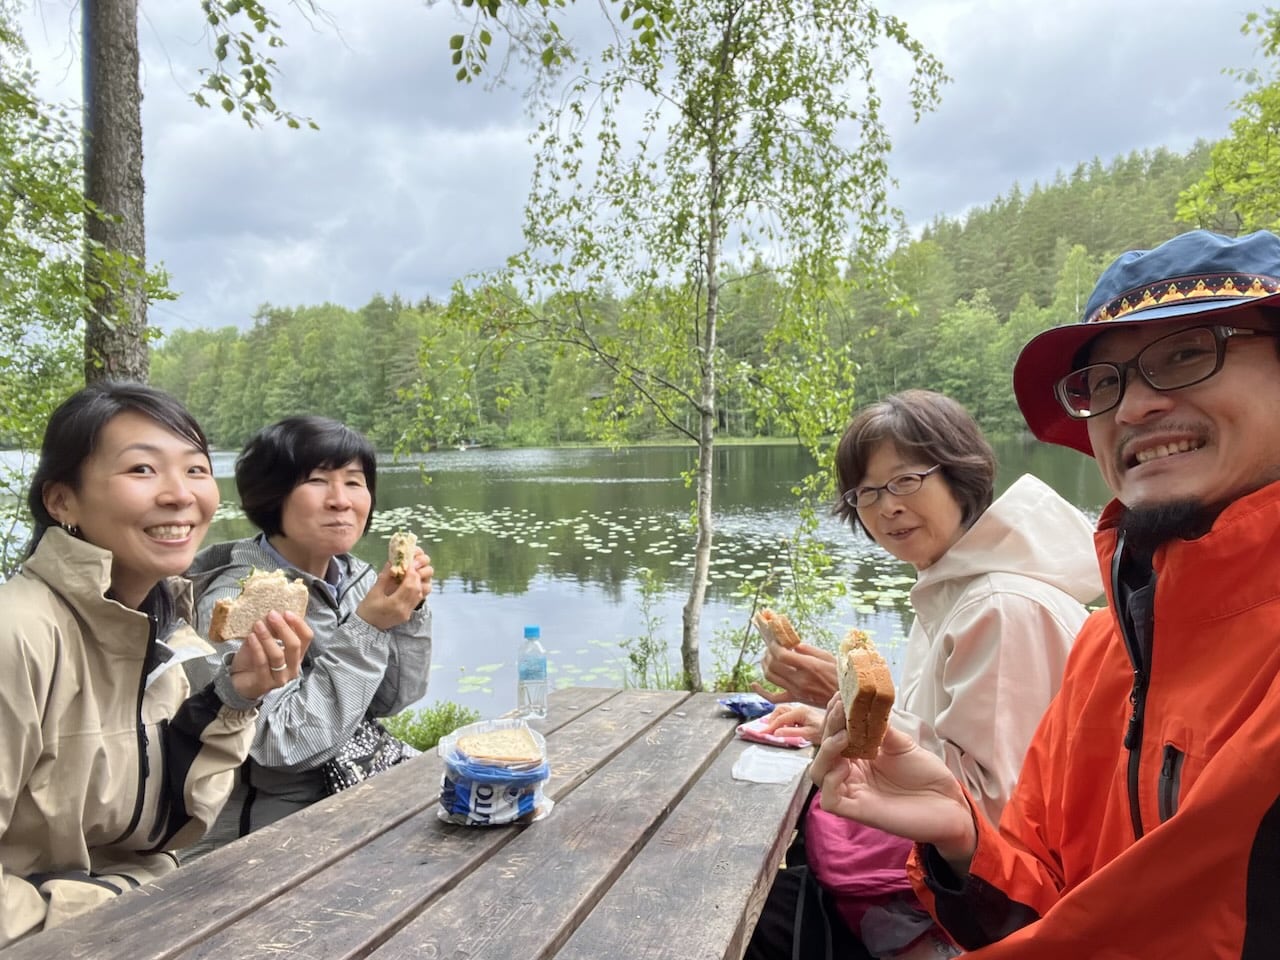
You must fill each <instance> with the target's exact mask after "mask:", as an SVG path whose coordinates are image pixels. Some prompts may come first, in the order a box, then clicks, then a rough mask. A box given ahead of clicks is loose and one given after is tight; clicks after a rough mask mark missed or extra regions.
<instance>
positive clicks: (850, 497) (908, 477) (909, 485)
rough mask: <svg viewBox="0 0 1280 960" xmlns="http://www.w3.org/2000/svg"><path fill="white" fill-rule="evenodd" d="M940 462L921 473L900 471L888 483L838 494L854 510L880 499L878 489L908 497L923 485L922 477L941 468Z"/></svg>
mask: <svg viewBox="0 0 1280 960" xmlns="http://www.w3.org/2000/svg"><path fill="white" fill-rule="evenodd" d="M941 469H942V464H940V463H939V464H936V465H935V466H932V467H930V468H929V469H928V470H926V471H924V472H923V473H902V474H899V475H898V476H896V477H894V478H893V479H891V480H890V481H889V482H888V483H885V484H881V485H880V486H878V487H854V488H853V489H852V490H846V491H845V492H844V493H842V494H840V499H841V500H843V501H844V502H845V503H846V504H848V505H849V506H851V507H853V508H854V509H855V510H865V509H866V508H867V507H869V506H871V505H872V504H874V503H875V502H876V501H877V500H879V499H880V491H881V490H888V491H889V492H890V493H892V494H893V495H894V496H895V497H909V496H911V494H913V493H915V492H916V491H917V490H919V489H920V487H921V486H923V485H924V478H925V477H927V476H928V475H929V474H931V473H933V472H934V471H935V470H941Z"/></svg>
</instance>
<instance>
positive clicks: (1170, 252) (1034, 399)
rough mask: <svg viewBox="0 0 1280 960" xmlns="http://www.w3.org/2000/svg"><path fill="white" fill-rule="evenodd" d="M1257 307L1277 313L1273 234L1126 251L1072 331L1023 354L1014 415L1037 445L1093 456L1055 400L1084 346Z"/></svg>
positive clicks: (1196, 236)
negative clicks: (1112, 335) (1157, 325)
mask: <svg viewBox="0 0 1280 960" xmlns="http://www.w3.org/2000/svg"><path fill="white" fill-rule="evenodd" d="M1260 306H1266V307H1268V308H1270V309H1277V310H1280V237H1277V236H1276V235H1275V234H1273V233H1269V232H1267V231H1265V230H1259V231H1258V232H1257V233H1250V234H1247V235H1245V236H1243V237H1224V236H1222V235H1221V234H1217V233H1210V232H1209V231H1207V230H1192V231H1191V232H1189V233H1184V234H1180V235H1179V236H1176V237H1174V238H1173V239H1172V240H1167V241H1165V242H1164V243H1162V244H1161V245H1160V246H1158V247H1156V248H1155V249H1153V250H1130V251H1129V252H1128V253H1124V254H1121V255H1120V256H1119V257H1117V258H1116V260H1115V261H1114V262H1113V263H1112V264H1111V266H1109V267H1107V269H1106V270H1104V271H1103V272H1102V276H1101V277H1099V278H1098V283H1097V285H1096V286H1095V287H1094V288H1093V294H1092V295H1091V296H1090V297H1089V302H1088V303H1087V304H1086V305H1085V308H1084V318H1083V319H1082V320H1081V321H1080V322H1079V323H1073V324H1071V325H1070V326H1062V327H1054V328H1053V329H1051V330H1046V331H1045V332H1044V333H1042V334H1040V335H1039V336H1037V337H1035V338H1034V339H1032V340H1031V342H1030V343H1028V344H1027V345H1026V346H1025V347H1023V348H1022V352H1021V353H1020V354H1018V360H1017V363H1015V364H1014V368H1013V392H1014V395H1015V396H1016V397H1017V398H1018V408H1019V409H1020V410H1021V411H1022V416H1023V417H1024V418H1025V419H1026V421H1027V426H1029V427H1030V428H1031V432H1032V433H1033V434H1035V435H1036V437H1038V438H1039V439H1040V440H1043V441H1045V442H1046V443H1056V444H1060V445H1061V446H1064V447H1071V448H1072V449H1075V450H1079V451H1080V452H1081V453H1086V454H1088V455H1089V456H1093V447H1092V446H1091V445H1090V443H1089V431H1088V428H1087V427H1086V426H1085V421H1084V420H1076V419H1073V418H1072V417H1070V416H1068V415H1067V412H1066V411H1065V410H1063V409H1062V406H1061V404H1059V403H1058V398H1057V396H1056V395H1055V394H1054V385H1055V384H1056V383H1057V382H1058V381H1059V380H1061V379H1062V378H1063V377H1065V376H1066V375H1067V374H1068V373H1070V372H1071V370H1072V368H1073V366H1074V361H1075V358H1076V356H1077V354H1078V353H1079V352H1080V350H1081V348H1083V347H1084V346H1085V344H1087V343H1088V342H1089V341H1090V340H1092V339H1093V338H1094V337H1097V336H1100V335H1101V334H1103V333H1108V332H1110V331H1112V330H1122V329H1126V328H1128V327H1133V326H1136V325H1137V324H1140V323H1147V322H1149V321H1152V320H1168V319H1172V318H1181V317H1192V316H1195V317H1196V318H1197V319H1201V318H1203V319H1204V321H1205V322H1206V323H1208V322H1214V323H1229V322H1230V321H1229V320H1228V319H1227V318H1228V317H1229V315H1231V314H1232V313H1238V312H1241V311H1244V310H1248V309H1250V308H1257V307H1260Z"/></svg>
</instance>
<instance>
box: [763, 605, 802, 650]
mask: <svg viewBox="0 0 1280 960" xmlns="http://www.w3.org/2000/svg"><path fill="white" fill-rule="evenodd" d="M751 622H752V623H754V624H755V626H756V629H757V630H759V631H760V636H762V637H764V638H765V641H766V642H769V643H776V644H778V645H779V646H782V647H786V648H787V649H788V650H790V649H792V648H794V647H798V646H800V634H798V633H796V628H795V627H793V626H792V625H791V621H790V620H788V619H787V615H786V614H785V613H774V612H773V611H772V610H770V609H768V608H767V607H765V608H763V609H761V610H760V612H759V613H757V614H756V615H755V616H754V617H752V618H751Z"/></svg>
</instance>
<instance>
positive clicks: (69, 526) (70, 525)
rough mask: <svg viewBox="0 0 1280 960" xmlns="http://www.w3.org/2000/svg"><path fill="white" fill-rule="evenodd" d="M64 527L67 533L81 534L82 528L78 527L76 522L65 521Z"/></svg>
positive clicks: (76, 535)
mask: <svg viewBox="0 0 1280 960" xmlns="http://www.w3.org/2000/svg"><path fill="white" fill-rule="evenodd" d="M62 529H63V530H65V531H67V533H69V534H71V536H73V537H79V536H80V528H79V527H77V526H76V525H75V524H74V523H64V524H62Z"/></svg>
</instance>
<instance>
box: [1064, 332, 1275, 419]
mask: <svg viewBox="0 0 1280 960" xmlns="http://www.w3.org/2000/svg"><path fill="white" fill-rule="evenodd" d="M1253 336H1259V337H1272V336H1275V334H1274V333H1273V332H1272V331H1270V330H1247V329H1241V328H1240V327H1224V326H1221V325H1219V326H1206V327H1191V328H1190V329H1187V330H1179V331H1178V332H1177V333H1171V334H1169V335H1168V336H1167V337H1161V338H1160V339H1159V340H1153V341H1151V342H1150V343H1148V344H1147V345H1146V346H1145V347H1143V348H1142V349H1141V350H1139V351H1138V353H1137V355H1136V356H1134V358H1133V359H1132V360H1126V361H1125V362H1123V363H1111V362H1106V363H1091V364H1089V365H1088V366H1085V367H1081V368H1080V369H1079V370H1073V371H1071V372H1070V373H1069V374H1067V375H1066V376H1065V377H1063V378H1062V379H1061V380H1059V381H1058V382H1057V383H1056V384H1055V385H1054V393H1055V394H1057V397H1058V402H1059V403H1060V404H1062V408H1063V409H1064V410H1066V411H1067V414H1068V415H1069V416H1071V417H1074V418H1075V419H1077V420H1087V419H1088V418H1089V417H1096V416H1097V415H1098V414H1100V413H1106V412H1107V411H1108V410H1111V409H1114V408H1115V407H1116V406H1118V405H1119V403H1120V401H1121V400H1122V399H1124V388H1125V385H1126V384H1127V383H1128V382H1129V371H1130V370H1136V371H1137V372H1138V376H1140V377H1141V378H1142V379H1143V381H1144V382H1145V383H1146V384H1147V386H1149V387H1151V389H1152V390H1160V391H1165V390H1181V389H1182V388H1183V387H1190V386H1192V385H1194V384H1197V383H1203V382H1204V381H1205V380H1208V379H1209V378H1210V377H1212V376H1213V375H1214V374H1215V373H1217V372H1218V371H1219V370H1221V369H1222V361H1223V359H1224V358H1225V356H1226V352H1227V341H1228V340H1230V339H1231V338H1232V337H1253Z"/></svg>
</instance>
